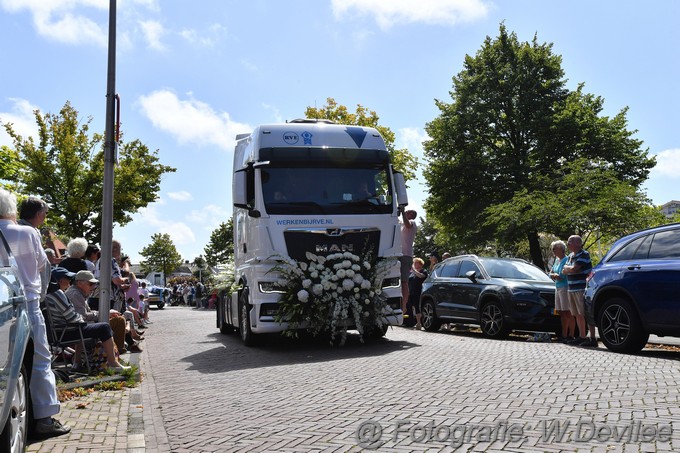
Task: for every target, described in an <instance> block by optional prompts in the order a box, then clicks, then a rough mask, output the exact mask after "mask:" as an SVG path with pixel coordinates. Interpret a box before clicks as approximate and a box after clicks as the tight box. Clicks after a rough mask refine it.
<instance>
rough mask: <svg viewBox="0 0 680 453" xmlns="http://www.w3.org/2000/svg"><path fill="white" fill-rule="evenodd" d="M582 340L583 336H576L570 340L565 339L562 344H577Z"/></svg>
mask: <svg viewBox="0 0 680 453" xmlns="http://www.w3.org/2000/svg"><path fill="white" fill-rule="evenodd" d="M582 342H583V338H581V337H578V338H572V339H571V340H568V341H565V342H564V344H569V345H572V346H574V345H578V344H581V343H582Z"/></svg>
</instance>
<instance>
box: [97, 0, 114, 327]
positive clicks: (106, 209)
mask: <svg viewBox="0 0 680 453" xmlns="http://www.w3.org/2000/svg"><path fill="white" fill-rule="evenodd" d="M115 108H116V0H110V2H109V59H108V73H107V83H106V130H105V135H104V187H103V200H102V237H101V241H102V242H101V245H102V248H101V250H102V256H101V258H100V261H99V266H100V272H99V288H100V290H99V321H101V322H109V309H110V308H111V304H110V302H111V272H112V265H111V240H112V239H113V183H114V175H113V166H114V165H115V162H116V151H117V149H116V148H117V146H118V143H117V142H116V140H115V121H116V110H115Z"/></svg>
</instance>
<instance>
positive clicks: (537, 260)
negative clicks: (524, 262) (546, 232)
mask: <svg viewBox="0 0 680 453" xmlns="http://www.w3.org/2000/svg"><path fill="white" fill-rule="evenodd" d="M527 239H529V253H530V254H531V261H533V263H534V264H535V265H536V266H538V267H540V268H541V269H543V270H545V263H544V262H543V254H542V253H541V243H540V241H539V240H538V231H536V230H533V231H530V232H529V234H528V235H527Z"/></svg>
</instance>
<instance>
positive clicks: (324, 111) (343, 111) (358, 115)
mask: <svg viewBox="0 0 680 453" xmlns="http://www.w3.org/2000/svg"><path fill="white" fill-rule="evenodd" d="M305 116H306V117H307V118H319V119H322V118H323V119H328V120H333V121H335V122H336V123H339V124H349V125H354V126H364V127H373V128H375V129H377V130H378V132H380V135H382V137H383V140H385V147H386V148H387V151H388V152H389V153H390V156H391V158H392V165H393V166H394V168H395V169H396V170H397V171H400V172H402V173H403V174H404V179H405V180H406V181H409V180H412V179H415V177H416V169H417V168H418V158H417V157H415V156H414V155H413V154H411V153H410V152H409V150H408V149H406V148H403V149H397V148H396V147H395V145H394V140H395V134H394V132H392V130H391V129H390V128H389V127H387V126H383V125H381V124H378V122H379V121H380V117H379V116H378V114H377V113H376V112H375V111H373V110H369V109H367V108H366V107H363V106H362V105H360V104H357V107H356V110H355V111H354V112H350V111H349V110H348V109H347V107H345V106H344V105H341V104H338V103H337V102H336V101H335V99H333V98H327V99H326V105H324V106H321V107H319V108H316V107H307V110H305Z"/></svg>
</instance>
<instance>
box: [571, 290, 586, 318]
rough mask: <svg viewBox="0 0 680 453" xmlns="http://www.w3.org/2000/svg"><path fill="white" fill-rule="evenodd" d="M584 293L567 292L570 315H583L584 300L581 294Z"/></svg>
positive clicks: (581, 291)
mask: <svg viewBox="0 0 680 453" xmlns="http://www.w3.org/2000/svg"><path fill="white" fill-rule="evenodd" d="M584 293H585V290H583V289H582V290H580V291H569V311H570V312H571V314H572V315H574V316H576V315H584V314H585V312H586V311H585V306H584V303H583V302H584V299H583V294H584Z"/></svg>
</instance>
